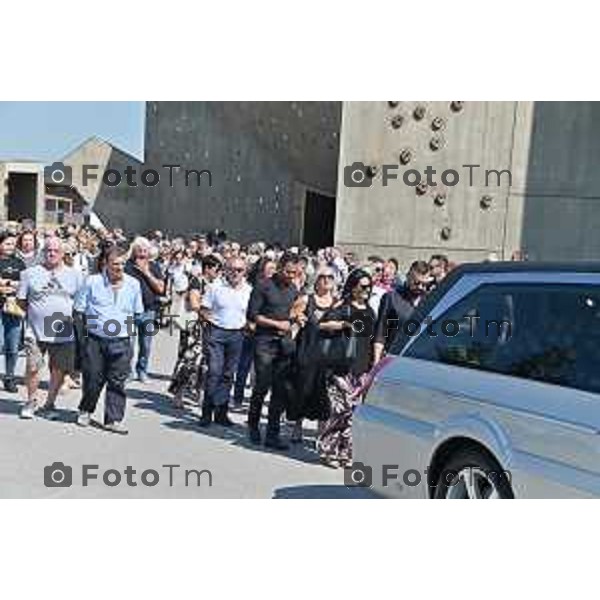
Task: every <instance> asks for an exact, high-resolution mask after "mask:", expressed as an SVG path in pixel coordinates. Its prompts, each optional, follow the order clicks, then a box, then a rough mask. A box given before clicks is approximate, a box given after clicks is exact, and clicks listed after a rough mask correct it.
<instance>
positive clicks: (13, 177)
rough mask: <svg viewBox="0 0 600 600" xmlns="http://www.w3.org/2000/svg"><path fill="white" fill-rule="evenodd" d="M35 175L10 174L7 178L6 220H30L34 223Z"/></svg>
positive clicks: (35, 207)
mask: <svg viewBox="0 0 600 600" xmlns="http://www.w3.org/2000/svg"><path fill="white" fill-rule="evenodd" d="M37 182H38V176H37V174H36V173H10V174H9V176H8V202H7V208H8V220H9V221H21V220H22V219H31V220H32V221H34V222H35V220H36V219H35V214H36V209H37Z"/></svg>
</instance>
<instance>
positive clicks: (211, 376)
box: [204, 325, 244, 407]
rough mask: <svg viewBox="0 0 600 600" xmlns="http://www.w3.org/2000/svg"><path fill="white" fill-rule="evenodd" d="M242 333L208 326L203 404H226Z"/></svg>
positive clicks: (238, 357) (236, 363) (242, 337)
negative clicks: (206, 366) (206, 367)
mask: <svg viewBox="0 0 600 600" xmlns="http://www.w3.org/2000/svg"><path fill="white" fill-rule="evenodd" d="M243 339H244V334H243V333H242V332H241V331H229V330H227V329H220V328H219V327H215V326H214V325H212V326H210V331H208V332H207V336H206V338H205V342H206V345H205V350H206V358H207V362H208V372H207V373H206V385H205V388H204V405H205V406H207V407H214V406H227V403H228V402H229V394H230V392H231V386H232V384H233V376H234V375H235V371H236V369H237V366H238V363H239V361H240V354H241V352H242V342H243Z"/></svg>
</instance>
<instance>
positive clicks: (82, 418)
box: [77, 410, 92, 427]
mask: <svg viewBox="0 0 600 600" xmlns="http://www.w3.org/2000/svg"><path fill="white" fill-rule="evenodd" d="M91 420H92V415H91V414H90V413H86V412H83V411H81V410H80V411H79V414H78V415H77V425H79V426H80V427H87V426H88V425H89V424H90V422H91Z"/></svg>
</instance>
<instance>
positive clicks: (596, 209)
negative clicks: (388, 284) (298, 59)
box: [335, 101, 600, 265]
mask: <svg viewBox="0 0 600 600" xmlns="http://www.w3.org/2000/svg"><path fill="white" fill-rule="evenodd" d="M599 133H600V103H597V102H399V101H398V102H345V103H344V108H343V120H342V129H341V148H340V161H339V165H340V166H339V173H338V187H337V219H336V236H335V237H336V242H337V243H338V244H340V245H342V246H345V247H347V248H350V249H352V250H355V251H357V252H358V253H359V254H360V255H363V256H365V255H368V254H372V253H375V254H381V255H384V256H397V257H398V258H400V259H401V262H402V263H403V264H404V265H407V264H408V263H409V262H410V261H412V260H414V259H416V258H427V257H428V256H429V255H430V254H432V253H434V252H443V253H446V254H448V255H449V256H450V257H451V258H452V259H454V260H458V261H464V260H481V259H483V258H485V257H486V256H487V255H488V254H490V253H492V252H493V253H496V254H497V255H498V256H499V257H503V258H506V259H508V258H510V255H511V253H512V252H513V251H514V250H515V249H518V248H522V249H523V250H524V251H525V252H527V253H528V255H529V256H530V258H533V259H594V258H596V259H597V258H600V236H599V235H598V234H597V231H598V229H599V228H600V171H599V170H598V168H597V163H598V160H599V159H600V135H598V134H599ZM356 162H362V163H364V165H366V166H367V167H368V166H370V167H372V168H373V170H372V171H371V173H370V174H372V175H373V177H372V178H370V177H367V178H366V180H365V181H364V182H362V183H363V186H358V187H348V186H347V185H346V183H345V181H344V174H345V172H346V171H345V168H346V167H347V166H348V165H352V164H353V163H356ZM386 163H388V164H396V165H399V169H398V171H397V177H398V179H397V180H395V181H388V185H387V186H384V185H383V179H384V177H383V168H382V165H383V164H386ZM469 164H470V165H480V166H479V167H478V168H475V167H472V168H465V167H463V165H469ZM428 166H431V167H433V168H434V169H435V170H436V172H437V174H436V175H435V177H436V180H437V182H438V185H437V186H426V185H423V186H422V187H419V188H416V187H410V186H408V185H405V184H404V183H403V179H402V177H403V174H404V173H405V172H407V171H408V169H417V170H418V171H419V172H420V173H421V174H423V173H424V171H425V169H426V168H427V167H428ZM447 169H454V170H456V171H458V173H459V176H460V181H459V183H458V184H457V185H456V186H451V185H443V183H442V182H441V180H440V175H441V173H442V172H443V171H444V170H447ZM486 170H490V171H491V170H496V171H503V170H508V171H510V174H511V177H509V176H508V174H507V173H503V174H502V175H501V177H500V182H499V185H498V183H497V181H498V178H497V176H496V175H494V174H492V173H490V177H489V178H488V179H487V182H486V177H485V171H486ZM388 173H389V171H388ZM470 174H472V175H473V177H472V181H473V185H469V180H470ZM423 179H425V177H424V176H423ZM409 180H410V181H416V178H415V179H410V178H409ZM486 183H487V185H486Z"/></svg>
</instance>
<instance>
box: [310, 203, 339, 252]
mask: <svg viewBox="0 0 600 600" xmlns="http://www.w3.org/2000/svg"><path fill="white" fill-rule="evenodd" d="M334 233H335V198H334V197H333V196H325V195H323V194H319V193H317V192H306V202H305V203H304V231H303V236H302V243H303V244H304V245H305V246H308V247H309V248H310V249H311V250H317V249H319V248H326V247H327V246H333V238H334Z"/></svg>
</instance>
